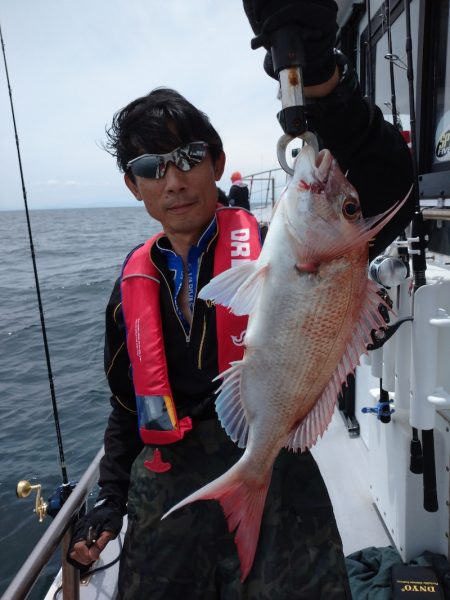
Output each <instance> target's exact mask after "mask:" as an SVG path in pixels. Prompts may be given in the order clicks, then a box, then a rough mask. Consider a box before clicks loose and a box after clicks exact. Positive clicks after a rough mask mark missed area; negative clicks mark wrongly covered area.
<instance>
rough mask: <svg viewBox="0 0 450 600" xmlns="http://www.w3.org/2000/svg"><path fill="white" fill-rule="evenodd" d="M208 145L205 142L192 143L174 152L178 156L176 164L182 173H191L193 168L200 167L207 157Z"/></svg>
mask: <svg viewBox="0 0 450 600" xmlns="http://www.w3.org/2000/svg"><path fill="white" fill-rule="evenodd" d="M207 149H208V145H207V144H206V143H205V142H192V143H191V144H186V146H181V147H180V148H177V149H176V150H175V151H174V155H176V160H175V164H176V165H177V167H178V168H179V169H181V170H182V171H190V170H191V169H192V167H195V166H196V165H199V164H200V163H201V162H202V160H203V159H204V158H205V156H206V152H207Z"/></svg>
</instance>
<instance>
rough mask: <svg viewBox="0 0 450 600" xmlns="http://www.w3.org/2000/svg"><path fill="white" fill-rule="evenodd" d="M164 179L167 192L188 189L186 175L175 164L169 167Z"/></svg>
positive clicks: (170, 164)
mask: <svg viewBox="0 0 450 600" xmlns="http://www.w3.org/2000/svg"><path fill="white" fill-rule="evenodd" d="M164 178H165V183H166V190H167V191H172V192H173V191H179V190H181V189H183V188H185V187H186V173H185V172H184V171H182V170H181V169H179V168H178V167H176V166H175V165H174V164H173V163H169V164H168V165H167V169H166V173H165V175H164Z"/></svg>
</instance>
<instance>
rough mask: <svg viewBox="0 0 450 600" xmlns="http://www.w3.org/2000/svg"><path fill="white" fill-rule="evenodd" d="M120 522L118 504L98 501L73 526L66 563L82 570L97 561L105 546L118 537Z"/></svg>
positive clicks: (107, 500)
mask: <svg viewBox="0 0 450 600" xmlns="http://www.w3.org/2000/svg"><path fill="white" fill-rule="evenodd" d="M122 522H123V515H122V510H121V507H120V502H115V501H114V500H112V499H110V498H107V499H105V500H103V501H102V500H100V502H98V503H97V504H96V505H95V507H94V508H93V509H92V510H91V511H89V512H88V513H87V514H86V515H84V517H82V518H81V519H79V520H78V521H77V523H76V524H75V527H74V531H73V535H72V539H71V541H70V546H69V550H68V552H67V561H68V562H69V563H70V564H72V565H73V566H74V567H76V568H77V569H83V567H85V566H88V565H90V564H91V563H93V562H95V561H96V560H98V558H99V556H100V553H101V552H102V551H103V549H104V548H105V546H106V544H107V543H108V542H109V541H111V540H112V539H114V538H115V537H117V536H118V535H119V533H120V530H121V529H122Z"/></svg>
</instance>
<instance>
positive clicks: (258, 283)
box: [163, 146, 406, 580]
mask: <svg viewBox="0 0 450 600" xmlns="http://www.w3.org/2000/svg"><path fill="white" fill-rule="evenodd" d="M405 200H406V198H404V199H403V201H401V202H399V203H398V204H397V205H396V206H395V207H394V208H393V209H392V210H391V211H389V213H385V214H383V215H379V216H377V217H371V218H370V219H363V218H362V217H361V214H360V206H359V199H358V195H357V193H356V191H355V190H354V188H353V187H352V186H351V185H350V183H349V182H348V181H347V180H346V178H345V177H344V175H343V174H342V172H341V171H340V169H339V167H338V165H337V162H336V161H335V160H334V159H333V157H332V156H331V154H330V153H329V152H328V151H327V150H323V151H321V152H320V153H319V155H318V156H316V155H315V152H314V150H313V149H312V148H311V146H304V147H303V148H302V150H301V152H300V153H299V155H298V156H297V158H296V161H295V167H294V175H293V176H292V179H291V181H290V182H289V184H288V186H287V188H286V189H285V191H284V192H283V194H282V195H281V197H280V200H279V201H278V203H277V207H276V210H275V212H274V215H273V218H272V221H271V224H270V227H269V230H268V233H267V236H266V239H265V243H264V246H263V248H262V251H261V254H260V256H259V258H258V259H257V260H256V261H254V262H253V263H252V265H250V266H249V264H248V263H246V264H244V265H241V266H238V267H234V268H233V269H230V270H229V271H226V272H224V273H221V274H220V275H218V276H217V277H215V278H214V279H213V280H211V282H210V283H209V284H208V285H207V286H205V288H203V289H202V290H201V291H200V293H199V298H202V299H204V300H207V299H209V300H213V301H214V302H215V303H216V304H222V305H224V306H228V307H229V308H230V310H231V311H232V312H234V313H235V314H237V315H242V314H248V315H249V319H248V327H247V332H246V335H245V340H244V342H245V348H246V349H245V352H244V357H243V359H242V360H241V361H239V362H236V363H233V364H232V365H231V366H230V368H229V369H228V370H227V371H225V372H224V373H222V374H221V375H220V377H221V378H222V384H221V386H220V388H219V392H220V393H219V395H218V397H217V399H216V410H217V414H218V416H219V419H220V421H221V423H222V426H223V427H224V429H225V431H226V432H227V434H228V435H229V436H230V438H231V439H232V440H233V441H235V442H236V443H237V444H238V445H239V446H240V447H245V452H244V453H243V455H242V457H241V459H240V460H239V461H238V462H237V463H236V464H235V465H233V466H232V467H231V468H230V469H229V470H228V471H227V472H226V473H224V474H223V475H222V476H221V477H219V478H218V479H216V480H214V481H212V482H211V483H209V484H207V485H206V486H204V487H203V488H201V489H200V490H197V491H196V492H194V493H193V494H191V495H190V496H188V497H187V498H185V499H184V500H182V501H181V502H179V503H178V504H176V505H175V506H174V507H173V508H171V510H169V511H168V512H167V513H166V514H165V515H164V517H163V518H166V517H167V516H168V515H169V514H171V513H172V512H173V511H175V510H178V509H179V508H181V507H182V506H185V505H186V504H189V503H191V502H194V501H196V500H202V499H203V500H205V499H215V500H217V501H218V502H220V504H221V506H222V508H223V511H224V514H225V516H226V519H227V523H228V527H229V529H230V531H234V530H235V537H234V540H235V543H236V546H237V551H238V555H239V559H240V562H241V579H242V580H244V579H245V578H246V577H247V575H248V573H249V572H250V569H251V567H252V564H253V560H254V555H255V552H256V547H257V543H258V536H259V529H260V524H261V518H262V513H263V509H264V503H265V499H266V495H267V491H268V487H269V484H270V479H271V473H272V467H273V463H274V461H275V459H276V457H277V455H278V453H279V452H280V450H281V449H282V448H283V447H284V446H286V447H288V448H290V449H292V450H294V451H303V450H305V449H306V448H310V447H311V446H312V445H313V444H315V443H316V441H317V439H318V437H319V436H321V435H322V434H323V433H324V431H325V430H326V428H327V426H328V424H329V422H330V421H331V418H332V415H333V411H334V406H335V402H336V398H337V396H338V394H339V392H340V390H341V388H342V384H343V383H344V381H345V380H346V378H347V375H348V373H350V372H352V371H353V370H354V368H355V367H356V365H357V364H358V360H359V356H360V355H361V354H362V353H363V352H365V351H366V345H367V343H368V342H369V341H370V340H371V338H370V332H371V330H372V329H373V328H378V327H381V326H383V325H384V320H383V318H382V317H381V315H380V313H379V310H378V309H379V305H380V303H381V302H382V300H381V298H380V297H379V295H378V294H377V291H378V287H377V286H376V285H375V284H374V283H373V282H370V281H369V280H368V278H367V256H368V242H369V240H370V239H371V238H372V237H373V236H374V235H376V233H377V232H378V231H379V230H380V229H381V228H382V227H383V226H384V225H385V224H386V223H387V222H388V221H389V219H390V218H392V216H393V215H394V214H395V213H396V212H397V211H398V210H399V209H400V208H401V206H402V204H403V203H404V202H405ZM349 204H350V205H351V209H352V210H351V211H349V212H348V213H347V212H346V206H348V205H349Z"/></svg>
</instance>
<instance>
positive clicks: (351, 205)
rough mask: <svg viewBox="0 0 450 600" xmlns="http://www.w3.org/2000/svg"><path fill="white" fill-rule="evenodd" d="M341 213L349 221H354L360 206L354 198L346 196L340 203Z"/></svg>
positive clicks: (357, 216) (358, 214)
mask: <svg viewBox="0 0 450 600" xmlns="http://www.w3.org/2000/svg"><path fill="white" fill-rule="evenodd" d="M342 214H343V215H344V217H345V218H346V219H348V220H349V221H356V219H359V216H360V214H361V207H360V206H359V203H358V202H357V201H356V200H355V199H354V198H346V199H345V200H344V202H343V203H342Z"/></svg>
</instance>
